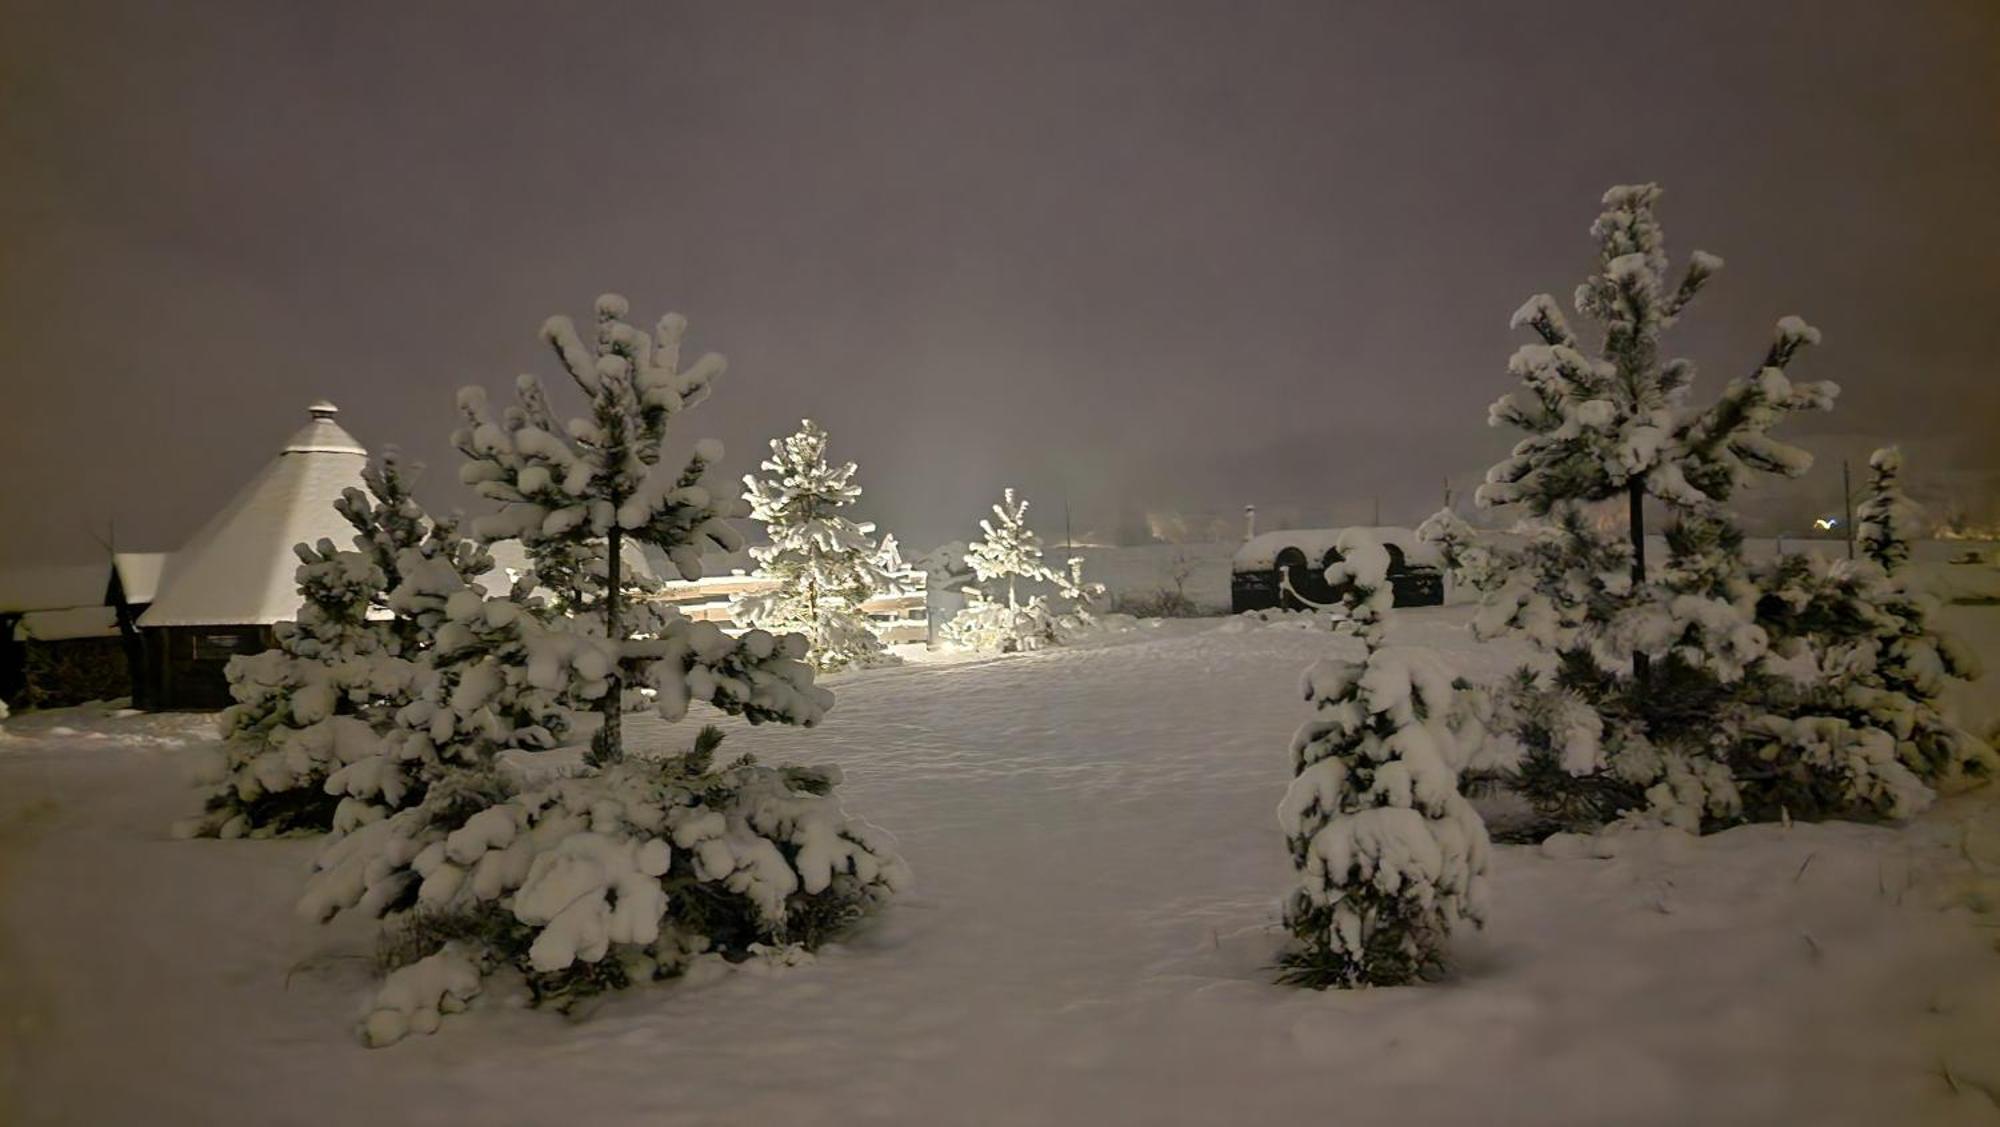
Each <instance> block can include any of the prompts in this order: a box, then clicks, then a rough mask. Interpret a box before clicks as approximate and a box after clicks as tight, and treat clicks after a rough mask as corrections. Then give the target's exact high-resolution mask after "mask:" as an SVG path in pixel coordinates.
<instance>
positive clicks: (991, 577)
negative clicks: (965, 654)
mask: <svg viewBox="0 0 2000 1127" xmlns="http://www.w3.org/2000/svg"><path fill="white" fill-rule="evenodd" d="M979 528H980V531H981V532H982V533H983V534H984V535H983V536H982V537H981V538H980V539H978V540H975V541H973V542H972V545H971V546H970V548H968V550H967V551H966V554H965V562H966V563H967V564H968V565H969V566H970V567H971V568H972V574H973V577H974V578H975V579H976V580H978V582H977V583H976V584H975V585H973V586H971V587H967V588H965V594H966V599H967V603H966V607H965V609H964V610H962V611H960V612H959V613H958V614H957V615H956V616H954V617H953V618H952V620H951V622H950V623H949V624H948V625H947V626H946V628H945V632H944V633H945V637H946V639H947V640H949V641H952V642H954V643H956V644H958V645H962V646H966V647H969V648H971V649H977V650H997V651H999V652H1002V653H1014V652H1019V651H1024V650H1034V649H1040V648H1041V647H1043V646H1046V645H1052V644H1056V643H1060V642H1062V641H1063V640H1064V639H1066V638H1068V637H1071V636H1073V635H1074V634H1077V633H1079V632H1081V631H1084V630H1088V629H1090V628H1091V627H1092V626H1093V625H1094V624H1095V622H1096V618H1095V616H1094V615H1093V614H1092V611H1091V607H1092V605H1093V604H1094V603H1095V602H1096V601H1098V600H1099V599H1101V598H1102V597H1103V596H1104V585H1103V584H1101V583H1091V582H1088V581H1086V580H1085V579H1084V577H1083V560H1082V559H1081V558H1080V557H1079V558H1072V559H1070V560H1068V561H1066V564H1065V566H1064V567H1063V568H1062V569H1060V570H1059V569H1057V568H1054V567H1051V566H1049V565H1048V564H1047V563H1046V562H1045V561H1044V560H1043V558H1042V540H1041V537H1040V536H1038V535H1036V533H1035V530H1034V529H1032V528H1030V527H1028V502H1027V500H1026V499H1025V498H1022V499H1016V497H1015V496H1014V491H1013V489H1011V488H1010V489H1007V490H1005V491H1004V492H1003V493H1002V495H1001V500H1000V503H999V504H997V505H994V506H993V519H992V520H981V521H980V522H979ZM1003 585H1004V586H1003ZM1024 587H1026V588H1028V589H1029V590H1030V592H1031V593H1029V594H1027V595H1025V596H1024V595H1023V594H1022V590H1023V588H1024ZM1002 590H1004V591H1005V592H1006V596H1007V598H1006V601H1005V602H1002V601H1001V600H1000V592H1001V591H1002Z"/></svg>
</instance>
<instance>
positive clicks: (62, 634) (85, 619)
mask: <svg viewBox="0 0 2000 1127" xmlns="http://www.w3.org/2000/svg"><path fill="white" fill-rule="evenodd" d="M117 636H118V610H117V608H115V607H104V606H97V607H69V608H67V609H64V610H38V611H31V612H29V613H28V614H24V615H22V616H21V620H20V621H19V622H17V623H15V625H14V640H15V641H17V642H25V641H29V640H33V641H37V642H66V641H69V640H71V639H74V638H116V637H117Z"/></svg>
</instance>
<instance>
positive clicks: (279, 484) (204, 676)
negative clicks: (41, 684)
mask: <svg viewBox="0 0 2000 1127" xmlns="http://www.w3.org/2000/svg"><path fill="white" fill-rule="evenodd" d="M338 410H339V409H338V408H336V407H334V405H333V404H331V403H327V402H324V401H322V402H319V403H315V404H313V406H312V407H311V408H310V412H311V415H312V419H311V421H310V422H308V423H307V424H306V425H305V426H304V427H303V428H301V429H300V430H299V431H298V433H296V434H294V435H292V438H291V441H290V442H287V443H286V444H285V448H284V449H283V450H282V451H280V452H279V453H278V456H277V457H276V458H273V459H272V460H271V461H270V462H268V463H266V464H265V466H264V468H263V469H262V470H261V471H259V472H258V474H257V476H256V477H254V478H252V479H250V482H249V484H247V485H245V486H244V487H243V488H242V490H241V491H240V492H238V493H237V494H236V496H235V498H233V499H232V500H231V501H230V502H229V504H227V505H225V506H223V508H222V511H221V512H219V513H217V514H215V516H214V517H212V518H210V520H209V522H208V523H207V524H205V525H203V526H202V527H201V529H200V531H198V532H196V533H195V534H194V535H193V536H192V537H191V538H189V540H188V542H187V545H186V546H185V547H183V548H182V549H181V550H180V551H178V552H175V553H174V554H173V556H172V557H170V558H169V560H168V561H167V566H166V568H165V570H164V571H163V572H162V574H161V576H160V582H159V595H158V598H157V599H155V600H154V602H153V605H152V606H151V608H150V609H148V610H147V611H146V613H145V614H143V615H140V616H139V618H138V626H139V629H140V633H141V634H142V635H143V637H144V641H145V666H146V668H145V675H144V677H143V678H142V682H143V685H142V691H141V693H140V698H141V699H142V700H143V701H144V702H145V707H148V708H154V709H206V708H222V707H224V706H226V705H228V704H229V703H230V697H229V682H228V679H227V677H226V676H225V674H224V669H225V667H226V666H227V665H228V664H229V659H230V658H232V657H235V656H236V655H237V654H248V653H256V652H258V651H260V650H264V649H267V648H269V647H270V645H271V644H272V635H271V627H272V625H273V624H275V623H279V622H286V621H290V620H291V619H292V618H293V617H295V616H296V615H297V613H298V609H299V593H298V579H297V572H298V566H299V557H298V555H297V554H296V553H295V552H294V551H293V550H292V549H293V546H294V545H296V544H300V543H307V544H311V543H315V542H317V541H319V540H321V539H327V540H331V541H333V542H334V543H335V544H337V545H339V546H340V547H342V548H346V547H348V546H350V545H351V543H352V542H353V538H354V529H353V527H352V526H350V525H349V524H348V523H347V521H346V519H345V518H343V517H342V516H341V515H340V514H339V513H338V512H337V511H335V510H334V507H333V503H334V502H335V501H336V500H338V499H339V498H340V495H341V493H342V492H343V491H345V490H347V489H349V488H355V489H360V488H365V486H364V485H363V482H362V478H361V471H362V469H363V468H364V467H366V465H367V464H368V451H367V450H366V449H364V448H363V447H362V445H361V444H360V443H359V442H356V441H355V440H354V436H353V435H351V434H348V433H347V431H345V430H343V429H341V426H340V424H339V423H336V422H334V415H335V414H337V413H338Z"/></svg>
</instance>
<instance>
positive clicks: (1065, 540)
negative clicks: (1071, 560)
mask: <svg viewBox="0 0 2000 1127" xmlns="http://www.w3.org/2000/svg"><path fill="white" fill-rule="evenodd" d="M1075 548H1076V546H1075V545H1074V544H1072V543H1071V542H1070V537H1069V496H1068V494H1064V496H1063V551H1065V552H1070V551H1074V550H1075Z"/></svg>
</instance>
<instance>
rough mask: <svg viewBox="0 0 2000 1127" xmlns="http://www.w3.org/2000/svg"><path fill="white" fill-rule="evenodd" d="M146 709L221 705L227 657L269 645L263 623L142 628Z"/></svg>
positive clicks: (226, 685)
mask: <svg viewBox="0 0 2000 1127" xmlns="http://www.w3.org/2000/svg"><path fill="white" fill-rule="evenodd" d="M144 633H145V636H146V692H145V694H144V695H145V698H146V707H147V708H150V709H153V710H155V711H162V712H182V711H201V710H206V709H214V708H227V707H228V706H229V705H230V703H231V700H230V696H229V678H228V676H227V674H226V670H227V668H228V666H229V659H230V658H232V657H235V656H237V655H238V654H253V653H258V652H260V651H262V650H266V649H269V648H270V647H271V628H270V627H268V626H148V627H146V628H145V630H144Z"/></svg>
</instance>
